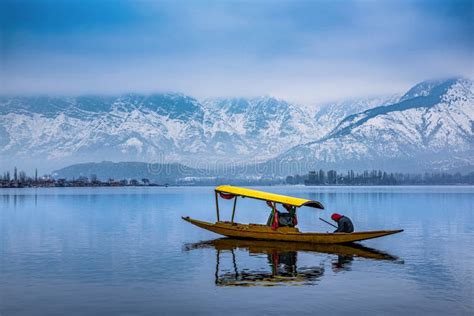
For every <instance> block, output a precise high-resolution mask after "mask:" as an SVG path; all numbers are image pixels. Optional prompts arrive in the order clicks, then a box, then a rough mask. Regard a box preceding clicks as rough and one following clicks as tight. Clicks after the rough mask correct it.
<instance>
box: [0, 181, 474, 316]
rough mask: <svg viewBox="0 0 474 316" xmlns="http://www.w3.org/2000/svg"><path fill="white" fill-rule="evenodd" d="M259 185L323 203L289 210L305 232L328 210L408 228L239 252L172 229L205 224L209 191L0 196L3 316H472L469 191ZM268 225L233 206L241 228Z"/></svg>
mask: <svg viewBox="0 0 474 316" xmlns="http://www.w3.org/2000/svg"><path fill="white" fill-rule="evenodd" d="M263 189H265V190H267V191H272V192H276V193H283V194H289V195H295V196H300V197H306V198H310V199H316V200H319V201H321V202H322V203H323V204H324V205H325V206H326V210H325V211H322V212H321V211H316V210H314V209H310V208H306V209H304V208H303V209H301V210H300V211H299V222H300V225H299V228H300V230H302V231H327V230H328V226H327V225H326V224H324V223H322V222H321V221H319V220H318V216H322V217H325V218H326V219H328V218H329V215H330V213H331V212H332V211H338V212H341V213H343V214H346V215H348V216H349V217H351V218H352V219H353V221H354V224H355V227H356V230H376V229H395V228H403V229H405V232H403V233H401V234H398V235H393V236H388V237H384V238H380V239H375V240H368V241H365V242H362V245H364V246H365V247H370V248H372V250H370V249H362V253H359V254H358V255H355V256H354V255H353V253H351V251H352V250H351V248H349V250H348V249H346V248H343V249H336V250H328V249H318V248H315V249H299V248H298V247H297V246H287V245H283V246H282V245H276V246H269V245H265V244H261V243H260V244H259V243H255V244H252V243H250V244H239V242H238V241H232V240H231V241H226V240H224V241H219V240H218V241H213V240H215V239H218V238H219V236H217V235H215V234H212V233H209V232H206V231H204V230H201V229H199V228H197V227H194V226H192V225H190V224H189V223H186V222H184V221H182V220H181V216H184V215H189V216H191V217H193V218H197V219H202V220H209V221H214V220H215V209H214V196H213V194H212V193H213V188H211V187H204V188H197V187H190V188H100V189H90V188H70V189H64V188H58V189H23V190H5V189H4V190H0V254H1V257H0V315H2V316H3V315H17V314H18V315H36V314H37V315H40V314H43V315H44V314H47V315H74V314H87V315H93V314H97V315H104V314H112V313H113V314H126V315H146V314H149V315H156V314H179V313H191V312H193V313H196V314H215V315H222V314H224V313H225V314H229V315H230V314H242V313H249V312H251V313H264V314H280V313H289V312H290V313H295V312H298V313H305V314H314V313H315V312H319V313H335V314H337V313H356V314H367V313H370V314H374V313H385V314H400V313H406V314H414V313H418V314H421V313H427V314H447V313H450V314H471V313H473V308H474V293H473V283H474V188H473V187H346V188H345V187H322V188H321V187H267V188H263ZM221 207H222V209H223V215H222V216H227V217H230V209H231V202H230V201H225V202H222V201H221ZM267 216H268V208H267V206H265V204H264V203H263V202H261V201H255V200H250V199H245V200H240V201H239V202H238V212H237V214H236V220H237V221H239V222H257V223H258V222H260V223H264V222H265V221H266V219H267ZM206 241H208V242H206ZM380 252H383V253H380Z"/></svg>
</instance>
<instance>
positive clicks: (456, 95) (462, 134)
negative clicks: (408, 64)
mask: <svg viewBox="0 0 474 316" xmlns="http://www.w3.org/2000/svg"><path fill="white" fill-rule="evenodd" d="M473 95H474V93H473V83H472V81H471V80H469V79H462V78H453V79H447V80H435V81H426V82H422V83H420V84H417V85H416V86H414V87H413V88H411V89H409V91H408V92H406V93H405V94H403V95H390V96H382V97H376V98H366V99H357V100H345V101H342V102H334V103H328V104H324V105H321V106H314V107H310V106H303V105H298V104H293V103H291V102H287V101H285V100H281V99H277V98H273V97H269V96H265V97H255V98H219V99H205V100H201V101H199V100H197V99H195V98H192V97H190V96H186V95H183V94H178V93H161V94H150V95H139V94H126V95H120V96H78V97H58V96H56V97H51V96H36V97H32V96H2V97H0V163H1V165H2V166H7V167H10V168H11V166H12V165H13V164H16V165H20V166H27V167H29V168H34V167H38V168H43V169H47V170H48V171H50V170H53V169H59V168H61V167H64V166H67V165H70V164H76V163H84V162H91V161H103V160H113V161H137V162H148V163H149V162H151V163H160V164H173V163H179V164H184V165H188V166H192V167H195V168H198V169H204V168H206V169H212V168H217V167H219V168H222V166H226V165H229V164H235V165H249V166H253V167H258V168H270V167H271V168H273V169H272V170H273V171H272V172H271V173H276V174H289V173H288V172H307V171H308V169H314V168H320V167H321V168H335V169H339V170H341V169H342V170H345V169H348V168H354V169H361V168H383V169H388V170H390V169H392V170H397V171H404V170H407V171H411V170H417V171H420V170H426V171H429V170H464V169H466V168H471V167H472V165H473V161H472V158H471V157H472V153H473V143H474V138H473V133H474V97H473ZM275 166H276V167H275ZM282 166H285V168H286V169H285V168H282ZM249 170H252V168H249ZM262 170H265V172H267V169H262ZM249 173H252V171H249Z"/></svg>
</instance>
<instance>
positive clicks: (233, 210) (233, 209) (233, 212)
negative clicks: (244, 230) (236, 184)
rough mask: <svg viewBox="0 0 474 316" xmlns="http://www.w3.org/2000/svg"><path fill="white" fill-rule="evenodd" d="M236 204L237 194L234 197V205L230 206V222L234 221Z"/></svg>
mask: <svg viewBox="0 0 474 316" xmlns="http://www.w3.org/2000/svg"><path fill="white" fill-rule="evenodd" d="M236 205H237V195H236V196H235V198H234V207H233V208H232V219H231V223H234V215H235V206H236Z"/></svg>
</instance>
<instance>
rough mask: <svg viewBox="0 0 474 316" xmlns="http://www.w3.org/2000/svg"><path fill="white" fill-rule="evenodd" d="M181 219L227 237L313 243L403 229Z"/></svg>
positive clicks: (343, 239) (378, 235)
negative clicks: (308, 229) (337, 229)
mask: <svg viewBox="0 0 474 316" xmlns="http://www.w3.org/2000/svg"><path fill="white" fill-rule="evenodd" d="M182 219H183V220H185V221H187V222H189V223H191V224H193V225H196V226H198V227H200V228H203V229H206V230H208V231H211V232H214V233H216V234H219V235H223V236H227V237H233V238H245V239H258V240H275V241H296V242H307V243H315V244H343V243H349V242H354V241H361V240H366V239H372V238H379V237H383V236H388V235H392V234H396V233H400V232H402V231H403V229H397V230H377V231H367V232H354V233H302V232H300V231H299V230H298V228H292V227H279V228H278V229H276V230H272V229H271V227H269V226H266V225H259V224H239V223H231V222H216V223H210V222H205V221H199V220H195V219H192V218H190V217H182Z"/></svg>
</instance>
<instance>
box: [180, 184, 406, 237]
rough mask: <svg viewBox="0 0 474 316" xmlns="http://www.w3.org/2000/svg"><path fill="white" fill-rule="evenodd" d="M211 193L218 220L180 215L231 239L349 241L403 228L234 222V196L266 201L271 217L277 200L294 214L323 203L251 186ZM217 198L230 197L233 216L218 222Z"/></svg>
mask: <svg viewBox="0 0 474 316" xmlns="http://www.w3.org/2000/svg"><path fill="white" fill-rule="evenodd" d="M214 193H215V203H216V215H217V221H216V222H215V223H211V222H206V221H201V220H197V219H192V218H190V217H189V216H185V217H182V219H183V220H185V221H187V222H189V223H191V224H193V225H195V226H198V227H200V228H203V229H206V230H208V231H211V232H214V233H216V234H219V235H223V236H226V237H231V238H243V239H257V240H270V241H291V242H305V243H315V244H343V243H351V242H356V241H362V240H367V239H373V238H379V237H383V236H388V235H393V234H397V233H400V232H402V231H403V229H396V230H374V231H361V232H353V233H318V232H300V231H299V229H298V228H297V227H287V226H282V227H278V226H275V225H269V224H268V223H267V225H262V224H241V223H236V222H234V218H235V211H236V206H237V199H238V198H239V197H240V198H252V199H256V200H262V201H266V202H267V204H268V205H269V206H271V207H272V211H271V216H274V214H275V213H276V203H280V204H282V205H284V206H286V207H288V206H289V207H292V208H293V209H294V214H295V216H296V209H297V208H300V207H303V206H305V207H311V208H316V209H321V210H323V209H324V206H323V205H322V204H321V203H320V202H318V201H313V200H307V199H302V198H297V197H291V196H286V195H280V194H275V193H269V192H264V191H259V190H254V189H248V188H242V187H236V186H231V185H221V186H218V187H216V188H215V190H214ZM219 197H221V198H223V199H226V200H231V199H232V200H233V208H232V216H231V219H230V221H221V219H220V211H219ZM273 218H274V217H273ZM269 222H270V220H269Z"/></svg>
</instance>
